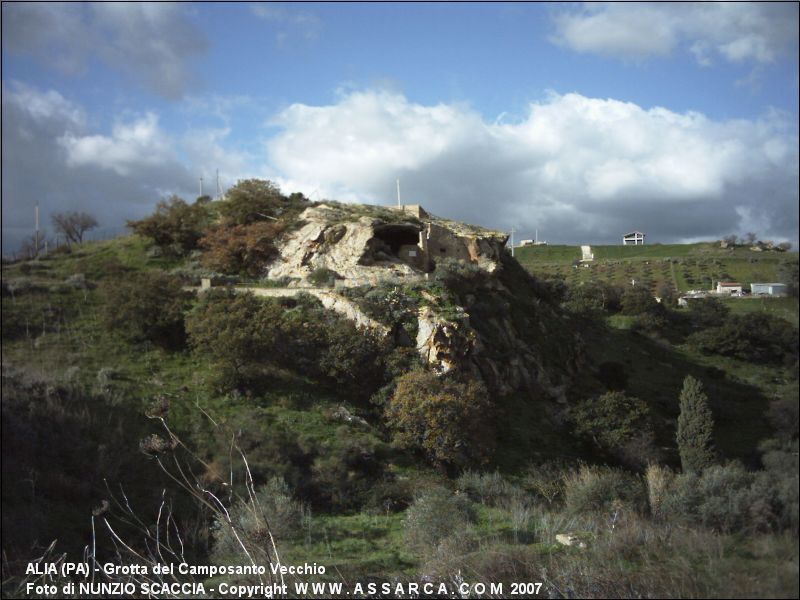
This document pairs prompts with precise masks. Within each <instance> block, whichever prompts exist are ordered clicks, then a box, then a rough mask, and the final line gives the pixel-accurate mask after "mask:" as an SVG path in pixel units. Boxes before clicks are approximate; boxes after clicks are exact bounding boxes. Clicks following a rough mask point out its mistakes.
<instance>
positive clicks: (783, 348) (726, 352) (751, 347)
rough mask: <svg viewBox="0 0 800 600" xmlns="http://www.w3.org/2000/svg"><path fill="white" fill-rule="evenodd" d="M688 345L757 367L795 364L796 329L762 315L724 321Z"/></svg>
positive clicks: (700, 332) (691, 337)
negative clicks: (769, 364)
mask: <svg viewBox="0 0 800 600" xmlns="http://www.w3.org/2000/svg"><path fill="white" fill-rule="evenodd" d="M688 341H689V344H691V345H692V346H694V347H695V348H697V349H698V350H700V351H701V352H704V353H706V354H721V355H722V356H731V357H733V358H738V359H740V360H746V361H750V362H757V363H772V364H777V365H780V364H785V365H792V364H795V363H796V362H797V356H798V355H797V342H798V337H797V328H796V327H793V326H792V325H791V324H789V323H788V322H786V321H784V320H783V319H780V318H778V317H774V316H772V315H767V314H763V313H749V314H745V315H733V316H731V317H728V319H727V320H726V321H725V323H724V324H722V325H721V326H719V327H712V328H710V329H706V330H705V331H699V332H697V333H694V334H692V335H691V336H690V337H689V340H688Z"/></svg>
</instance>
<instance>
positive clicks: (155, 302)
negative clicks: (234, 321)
mask: <svg viewBox="0 0 800 600" xmlns="http://www.w3.org/2000/svg"><path fill="white" fill-rule="evenodd" d="M100 295H101V298H102V299H103V302H104V306H103V317H104V319H105V322H106V324H107V326H108V327H110V328H112V329H116V330H117V331H119V332H121V333H122V334H123V335H124V336H125V337H127V338H128V339H130V340H132V341H145V340H149V341H151V342H153V343H156V344H159V345H162V346H165V347H169V348H176V347H180V346H182V345H183V343H184V342H185V339H186V332H185V330H184V326H183V316H184V312H185V311H186V310H187V309H188V308H189V302H190V297H191V295H190V293H189V292H186V291H184V290H183V287H182V285H181V282H180V280H179V279H178V278H176V277H172V276H170V275H167V274H165V273H162V272H159V271H145V272H141V273H133V274H131V275H128V276H126V277H125V278H124V279H113V280H106V281H104V282H103V283H102V284H101V286H100Z"/></svg>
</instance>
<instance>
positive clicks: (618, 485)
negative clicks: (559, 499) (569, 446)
mask: <svg viewBox="0 0 800 600" xmlns="http://www.w3.org/2000/svg"><path fill="white" fill-rule="evenodd" d="M564 498H565V501H566V507H567V510H568V511H569V512H571V513H572V514H580V513H585V512H598V511H602V512H609V511H613V510H616V509H623V510H632V511H636V512H642V511H644V509H645V508H646V506H647V494H646V492H645V489H644V485H643V483H642V480H641V478H640V477H638V476H637V475H633V474H631V473H628V472H626V471H623V470H621V469H614V468H611V467H596V466H588V465H581V466H580V468H579V469H578V470H577V471H572V472H570V473H567V474H566V475H565V477H564Z"/></svg>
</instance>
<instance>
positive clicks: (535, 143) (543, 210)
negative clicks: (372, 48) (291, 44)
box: [267, 91, 798, 243]
mask: <svg viewBox="0 0 800 600" xmlns="http://www.w3.org/2000/svg"><path fill="white" fill-rule="evenodd" d="M270 124H271V125H273V126H278V127H279V128H280V131H279V133H278V134H277V135H276V136H274V137H273V138H272V139H271V140H270V141H269V142H268V144H267V148H268V155H269V163H270V165H272V167H274V168H275V169H277V174H278V179H279V181H280V182H281V183H282V184H283V186H284V188H285V189H289V190H301V191H304V192H305V193H307V194H309V193H311V192H313V191H314V190H318V192H319V194H320V195H322V196H327V197H331V198H338V199H344V200H354V201H369V202H378V203H391V202H392V201H393V200H394V180H395V178H396V177H400V179H401V186H402V194H403V200H404V201H405V202H409V203H411V202H420V203H423V204H424V205H425V206H426V207H428V208H430V209H431V210H433V212H435V213H438V214H441V215H443V216H449V217H453V218H459V219H465V220H469V221H473V222H476V223H482V224H485V225H489V226H495V227H502V228H505V229H508V228H510V227H511V226H512V225H513V226H515V227H516V229H517V230H518V231H520V230H521V231H522V232H523V233H524V232H529V233H532V232H533V230H534V229H538V230H539V232H540V235H545V236H547V237H548V238H549V239H550V240H551V241H553V242H555V241H562V242H581V241H582V242H584V243H586V242H594V243H600V242H616V241H617V238H618V236H619V235H621V234H622V233H624V232H625V231H629V230H631V229H634V228H637V229H641V230H643V231H645V232H647V233H648V236H649V239H652V240H653V241H657V240H660V241H673V240H682V239H694V238H698V237H705V238H714V237H719V236H722V235H725V234H727V233H730V232H742V231H746V230H749V229H751V228H752V227H753V226H754V224H757V225H758V227H759V229H758V231H759V233H760V234H762V235H764V236H773V237H776V238H780V239H790V240H792V241H796V239H797V229H798V225H797V215H798V209H797V200H798V151H797V144H798V139H797V131H796V126H794V125H792V124H791V123H790V121H789V119H788V118H787V117H785V116H784V115H782V114H780V113H777V112H772V113H769V114H766V115H764V116H763V118H760V119H758V120H731V121H714V120H712V119H709V118H707V117H706V116H704V115H702V114H699V113H694V112H689V113H683V114H680V113H675V112H672V111H669V110H667V109H665V108H658V107H656V108H651V109H645V108H642V107H640V106H637V105H636V104H632V103H626V102H620V101H616V100H611V99H595V98H586V97H584V96H581V95H579V94H566V95H557V94H552V95H551V96H550V97H549V98H548V99H547V100H546V101H544V102H539V103H534V104H531V105H530V107H529V110H528V112H527V114H526V115H524V117H523V118H521V119H518V120H517V121H516V122H513V123H509V122H487V121H486V120H484V119H483V118H482V117H481V115H479V114H478V113H476V112H475V111H474V110H471V109H470V108H469V107H468V106H463V105H454V104H439V105H434V106H425V105H420V104H415V103H413V102H410V101H409V100H407V99H406V98H405V97H404V96H402V95H400V94H395V93H389V92H382V91H365V92H355V93H351V94H348V95H344V96H342V97H340V99H339V100H338V102H336V103H335V104H332V105H329V106H308V105H303V104H295V105H292V106H290V107H288V108H287V109H285V110H284V111H283V112H281V113H280V114H279V115H278V116H277V117H276V118H275V119H274V120H273V121H272V122H271V123H270ZM315 197H316V196H315Z"/></svg>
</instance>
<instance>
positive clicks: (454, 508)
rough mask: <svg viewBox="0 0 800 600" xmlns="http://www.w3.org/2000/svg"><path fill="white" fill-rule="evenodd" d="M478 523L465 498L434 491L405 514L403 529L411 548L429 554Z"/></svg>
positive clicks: (436, 488) (445, 491) (424, 495)
mask: <svg viewBox="0 0 800 600" xmlns="http://www.w3.org/2000/svg"><path fill="white" fill-rule="evenodd" d="M475 521H476V516H475V512H474V510H473V509H472V506H471V505H470V503H469V500H467V498H466V497H465V496H463V495H454V494H452V493H451V492H450V491H449V490H447V489H445V488H441V487H434V488H432V489H429V490H427V491H425V492H423V493H422V494H420V495H419V496H418V497H417V498H416V499H415V500H414V503H413V504H412V505H411V506H410V507H409V508H408V510H406V514H405V519H404V520H403V528H404V530H405V538H406V542H407V543H408V544H409V546H410V547H411V548H413V549H414V550H415V551H416V552H419V553H421V554H427V553H430V552H432V551H434V550H435V549H436V546H437V545H438V544H439V543H440V542H442V541H443V540H445V539H446V538H448V537H450V536H452V535H454V534H457V533H459V532H463V531H464V530H466V529H467V528H468V527H469V526H470V525H471V524H473V523H475Z"/></svg>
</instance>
